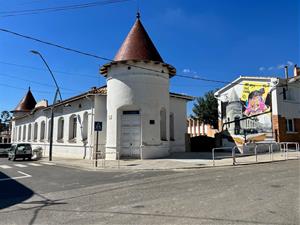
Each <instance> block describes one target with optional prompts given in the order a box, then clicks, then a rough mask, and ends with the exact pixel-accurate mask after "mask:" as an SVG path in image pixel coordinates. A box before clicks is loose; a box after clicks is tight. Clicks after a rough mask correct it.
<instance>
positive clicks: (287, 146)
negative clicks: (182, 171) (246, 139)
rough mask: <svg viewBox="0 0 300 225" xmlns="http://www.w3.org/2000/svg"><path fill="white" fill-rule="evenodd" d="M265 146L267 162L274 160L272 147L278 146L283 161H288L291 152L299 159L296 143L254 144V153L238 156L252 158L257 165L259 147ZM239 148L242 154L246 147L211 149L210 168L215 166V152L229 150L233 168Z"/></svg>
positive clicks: (299, 151) (298, 146) (299, 147)
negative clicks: (267, 155)
mask: <svg viewBox="0 0 300 225" xmlns="http://www.w3.org/2000/svg"><path fill="white" fill-rule="evenodd" d="M266 145H267V148H266V151H265V152H268V153H269V160H270V161H273V160H274V156H273V154H274V145H275V146H278V147H279V150H280V153H281V156H282V157H284V160H288V159H289V152H291V151H293V152H296V153H297V154H296V156H297V159H299V158H300V145H299V143H298V142H264V143H254V146H253V147H254V152H253V154H249V153H248V154H245V153H244V154H240V155H241V156H242V157H243V156H245V157H246V156H254V157H255V163H258V161H259V160H258V155H259V151H258V150H259V148H260V147H261V146H265V147H266ZM239 147H242V148H243V152H244V148H245V147H246V146H245V145H243V146H234V147H219V148H213V149H212V166H215V165H216V163H215V160H216V154H215V152H216V150H226V149H227V150H230V149H231V158H232V165H233V166H235V165H237V164H238V162H237V158H238V157H237V155H236V150H237V149H238V148H239ZM291 147H294V148H291Z"/></svg>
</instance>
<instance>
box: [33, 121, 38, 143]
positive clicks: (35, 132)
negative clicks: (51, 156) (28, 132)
mask: <svg viewBox="0 0 300 225" xmlns="http://www.w3.org/2000/svg"><path fill="white" fill-rule="evenodd" d="M37 134H38V124H37V122H35V123H34V127H33V141H37Z"/></svg>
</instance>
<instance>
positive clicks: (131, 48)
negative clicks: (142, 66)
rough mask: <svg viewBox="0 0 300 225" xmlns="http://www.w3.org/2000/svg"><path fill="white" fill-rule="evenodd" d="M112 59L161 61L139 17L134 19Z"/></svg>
mask: <svg viewBox="0 0 300 225" xmlns="http://www.w3.org/2000/svg"><path fill="white" fill-rule="evenodd" d="M114 60H115V61H124V60H151V61H157V62H163V59H162V58H161V56H160V55H159V53H158V51H157V49H156V48H155V46H154V44H153V42H152V40H151V38H150V37H149V35H148V34H147V31H146V30H145V28H144V26H143V24H142V23H141V21H140V19H139V18H137V19H136V21H135V23H134V25H133V27H132V28H131V30H130V32H129V34H128V35H127V37H126V39H125V40H124V42H123V44H122V46H121V48H120V49H119V51H118V53H117V54H116V56H115V58H114Z"/></svg>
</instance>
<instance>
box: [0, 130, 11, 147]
mask: <svg viewBox="0 0 300 225" xmlns="http://www.w3.org/2000/svg"><path fill="white" fill-rule="evenodd" d="M10 142H11V138H10V131H9V130H6V131H2V132H0V144H3V143H10Z"/></svg>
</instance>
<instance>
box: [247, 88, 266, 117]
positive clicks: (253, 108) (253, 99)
mask: <svg viewBox="0 0 300 225" xmlns="http://www.w3.org/2000/svg"><path fill="white" fill-rule="evenodd" d="M264 93H265V89H264V88H261V89H259V90H255V91H252V92H251V93H250V94H249V95H248V100H247V101H246V109H245V111H244V114H245V115H246V116H253V115H257V114H260V113H264V112H267V111H269V110H270V107H269V106H267V105H266V103H265V100H264V98H263V94H264Z"/></svg>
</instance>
